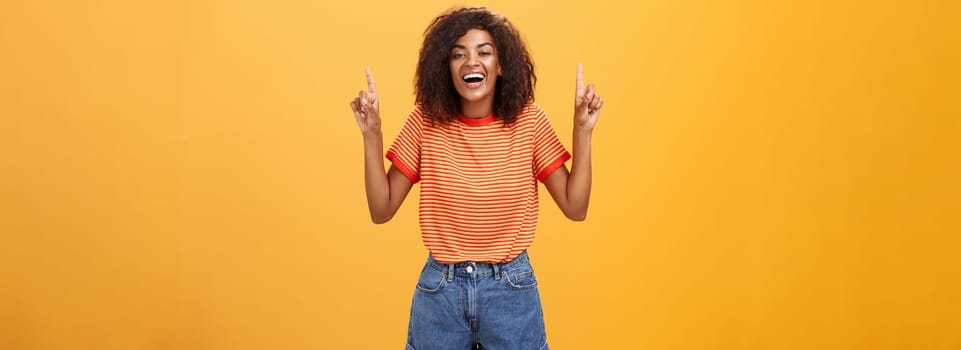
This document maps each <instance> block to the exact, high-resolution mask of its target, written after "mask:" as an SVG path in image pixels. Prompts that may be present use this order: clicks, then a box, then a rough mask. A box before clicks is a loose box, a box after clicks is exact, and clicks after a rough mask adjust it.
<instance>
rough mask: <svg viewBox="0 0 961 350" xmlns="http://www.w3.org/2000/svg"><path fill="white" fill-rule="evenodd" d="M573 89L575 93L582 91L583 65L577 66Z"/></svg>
mask: <svg viewBox="0 0 961 350" xmlns="http://www.w3.org/2000/svg"><path fill="white" fill-rule="evenodd" d="M575 88H576V89H577V92H581V91H583V90H584V65H583V64H580V63H578V64H577V80H576V84H575Z"/></svg>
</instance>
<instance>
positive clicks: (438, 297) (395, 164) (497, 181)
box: [350, 8, 603, 350]
mask: <svg viewBox="0 0 961 350" xmlns="http://www.w3.org/2000/svg"><path fill="white" fill-rule="evenodd" d="M581 72H582V67H581V65H578V67H577V77H576V89H575V95H574V140H573V153H574V155H573V161H572V163H573V164H572V166H571V171H570V172H568V170H567V167H566V166H565V165H564V163H565V162H566V161H567V160H568V159H570V158H571V155H570V153H568V152H567V151H566V150H565V149H564V147H563V145H561V143H560V141H559V140H558V138H557V135H556V134H555V132H554V129H553V128H552V127H551V124H550V121H549V120H548V119H547V116H546V114H545V113H544V111H543V110H542V109H541V108H540V106H538V105H536V104H534V103H533V101H534V85H535V82H536V80H537V77H536V76H535V74H534V65H533V62H532V61H531V58H530V55H529V53H528V51H527V48H526V47H525V45H524V43H523V41H522V40H521V37H520V35H519V34H518V32H517V31H516V30H515V29H514V28H513V26H512V25H511V24H510V22H508V21H507V19H506V18H504V17H503V16H501V15H499V14H496V13H493V12H490V11H489V10H487V9H485V8H460V9H455V10H451V11H448V12H446V13H444V14H442V15H440V16H438V17H437V18H436V19H435V20H434V21H433V22H432V23H431V24H430V26H428V27H427V30H426V31H425V34H424V44H423V46H422V47H421V51H420V59H419V60H418V64H417V77H416V96H417V97H416V106H415V108H414V110H413V111H412V112H411V113H410V115H409V116H408V118H407V120H406V122H405V123H404V126H403V128H402V129H401V132H400V135H398V137H397V138H396V139H395V141H394V143H393V144H392V145H391V147H390V149H389V150H388V152H387V153H386V158H387V159H389V160H390V161H391V163H392V164H391V167H390V169H389V170H388V171H387V172H386V173H385V172H384V161H383V158H381V155H382V154H383V153H382V152H383V136H382V133H381V129H380V125H381V122H380V121H381V119H380V105H379V101H378V98H377V91H376V87H375V84H374V78H373V76H372V74H371V72H370V69H369V68H367V69H366V73H367V84H368V89H367V91H360V93H359V94H358V96H357V98H355V99H354V100H353V101H351V103H350V106H351V110H353V112H354V117H355V119H356V121H357V125H358V126H359V127H360V131H361V134H362V135H363V138H364V159H365V164H364V168H365V186H366V192H367V204H368V207H369V210H370V215H371V219H372V220H373V222H375V223H378V224H379V223H384V222H387V221H389V220H390V219H391V217H393V215H394V214H395V213H396V212H397V209H398V208H399V207H400V205H401V203H403V201H404V198H406V196H407V194H408V192H410V189H411V186H413V184H415V183H418V182H420V184H421V198H420V227H421V234H422V237H423V241H424V245H425V246H426V247H427V249H428V251H429V254H428V258H427V263H426V264H425V265H424V268H423V270H422V271H421V275H420V277H419V279H418V282H417V286H416V290H415V292H414V297H413V301H412V305H411V316H410V326H409V331H408V339H407V348H408V349H416V350H432V349H444V350H450V349H472V348H483V349H490V350H500V349H547V340H546V335H545V331H544V316H543V311H542V310H541V303H540V297H539V295H538V291H537V280H536V277H535V275H534V272H533V269H532V268H531V265H530V261H529V259H528V256H527V252H526V250H527V248H528V246H529V245H530V244H531V242H532V241H533V238H534V232H535V229H536V226H537V213H538V198H537V181H541V182H543V183H544V185H545V186H546V187H547V190H548V191H549V192H550V194H551V196H552V197H553V199H554V201H555V202H556V203H557V205H558V206H559V207H560V209H561V210H562V211H563V212H564V214H565V215H566V216H567V217H568V218H570V219H572V220H576V221H581V220H584V218H585V217H586V215H587V207H588V201H589V199H590V191H591V134H592V130H593V128H594V125H595V124H596V122H597V118H598V115H599V114H600V109H601V106H602V105H603V101H602V100H601V98H600V96H598V95H597V93H596V92H595V88H594V85H593V84H590V85H587V86H585V85H584V83H583V79H582V73H581Z"/></svg>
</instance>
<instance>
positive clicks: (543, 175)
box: [537, 151, 571, 182]
mask: <svg viewBox="0 0 961 350" xmlns="http://www.w3.org/2000/svg"><path fill="white" fill-rule="evenodd" d="M568 159H571V154H570V152H567V151H564V153H562V154H561V155H559V156H557V159H555V160H554V161H553V162H551V163H550V164H547V166H546V167H544V169H543V170H541V172H540V173H538V174H537V181H540V182H544V180H546V179H547V177H548V176H549V175H551V173H553V172H554V170H557V168H560V167H561V165H564V162H566V161H567V160H568Z"/></svg>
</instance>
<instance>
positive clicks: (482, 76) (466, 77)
mask: <svg viewBox="0 0 961 350" xmlns="http://www.w3.org/2000/svg"><path fill="white" fill-rule="evenodd" d="M471 78H477V79H484V75H483V74H480V73H471V74H467V75H465V76H464V80H467V79H471Z"/></svg>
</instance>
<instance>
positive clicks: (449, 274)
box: [447, 264, 454, 283]
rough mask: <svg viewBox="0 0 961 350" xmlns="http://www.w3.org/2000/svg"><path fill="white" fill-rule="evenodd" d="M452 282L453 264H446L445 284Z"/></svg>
mask: <svg viewBox="0 0 961 350" xmlns="http://www.w3.org/2000/svg"><path fill="white" fill-rule="evenodd" d="M451 282H454V264H447V283H451Z"/></svg>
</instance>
